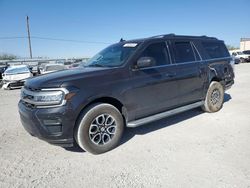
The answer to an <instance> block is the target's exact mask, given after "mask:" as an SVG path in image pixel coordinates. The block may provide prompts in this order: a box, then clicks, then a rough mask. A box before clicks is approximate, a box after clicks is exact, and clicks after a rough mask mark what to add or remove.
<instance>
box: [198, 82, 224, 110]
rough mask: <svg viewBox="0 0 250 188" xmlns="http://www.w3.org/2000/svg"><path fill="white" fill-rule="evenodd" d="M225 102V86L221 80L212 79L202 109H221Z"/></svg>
mask: <svg viewBox="0 0 250 188" xmlns="http://www.w3.org/2000/svg"><path fill="white" fill-rule="evenodd" d="M223 102H224V88H223V86H222V85H221V83H220V82H216V81H212V82H211V83H210V85H209V88H208V90H207V94H206V99H205V102H204V105H203V106H202V109H203V110H204V111H206V112H217V111H219V110H220V109H221V108H222V106H223Z"/></svg>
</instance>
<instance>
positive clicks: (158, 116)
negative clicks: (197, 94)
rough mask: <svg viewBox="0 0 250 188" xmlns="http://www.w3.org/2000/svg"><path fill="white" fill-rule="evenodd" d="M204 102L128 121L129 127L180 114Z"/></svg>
mask: <svg viewBox="0 0 250 188" xmlns="http://www.w3.org/2000/svg"><path fill="white" fill-rule="evenodd" d="M203 104H204V101H199V102H196V103H192V104H189V105H186V106H182V107H179V108H175V109H173V110H169V111H166V112H161V113H159V114H155V115H152V116H149V117H145V118H142V119H138V120H134V121H131V122H128V124H127V127H138V126H141V125H143V124H146V123H150V122H153V121H156V120H160V119H162V118H165V117H168V116H172V115H175V114H178V113H181V112H185V111H187V110H190V109H193V108H197V107H199V106H202V105H203Z"/></svg>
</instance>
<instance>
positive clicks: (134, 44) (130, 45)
mask: <svg viewBox="0 0 250 188" xmlns="http://www.w3.org/2000/svg"><path fill="white" fill-rule="evenodd" d="M136 46H137V43H126V44H124V45H123V47H130V48H134V47H136Z"/></svg>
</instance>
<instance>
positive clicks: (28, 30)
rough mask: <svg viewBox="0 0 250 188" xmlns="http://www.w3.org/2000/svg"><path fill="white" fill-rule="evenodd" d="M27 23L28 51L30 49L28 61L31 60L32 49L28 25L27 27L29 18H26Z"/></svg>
mask: <svg viewBox="0 0 250 188" xmlns="http://www.w3.org/2000/svg"><path fill="white" fill-rule="evenodd" d="M26 21H27V32H28V40H29V49H30V59H32V49H31V41H30V25H29V16H27V17H26Z"/></svg>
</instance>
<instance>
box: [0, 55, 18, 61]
mask: <svg viewBox="0 0 250 188" xmlns="http://www.w3.org/2000/svg"><path fill="white" fill-rule="evenodd" d="M16 58H17V56H15V55H13V54H7V53H1V54H0V60H12V59H16Z"/></svg>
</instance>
